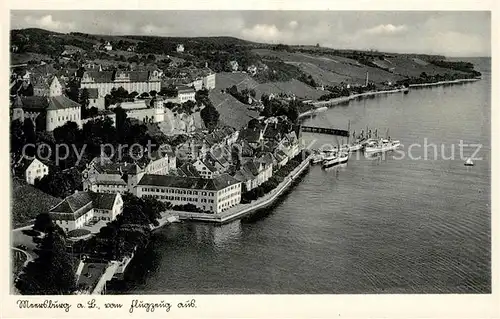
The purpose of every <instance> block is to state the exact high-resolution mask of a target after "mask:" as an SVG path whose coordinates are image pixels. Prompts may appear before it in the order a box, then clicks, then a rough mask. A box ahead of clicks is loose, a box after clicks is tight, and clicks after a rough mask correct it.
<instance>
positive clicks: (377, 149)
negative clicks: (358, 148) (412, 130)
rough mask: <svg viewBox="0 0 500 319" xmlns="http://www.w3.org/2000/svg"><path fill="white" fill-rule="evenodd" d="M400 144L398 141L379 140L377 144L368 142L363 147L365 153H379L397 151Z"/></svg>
mask: <svg viewBox="0 0 500 319" xmlns="http://www.w3.org/2000/svg"><path fill="white" fill-rule="evenodd" d="M400 145H401V143H400V142H399V141H398V140H390V139H380V140H379V141H377V142H373V141H371V142H369V143H368V144H367V145H366V146H365V153H381V152H387V151H392V150H395V149H397V148H398V147H399V146H400Z"/></svg>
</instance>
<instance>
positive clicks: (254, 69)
mask: <svg viewBox="0 0 500 319" xmlns="http://www.w3.org/2000/svg"><path fill="white" fill-rule="evenodd" d="M247 72H248V73H250V74H251V75H256V74H257V67H256V66H255V65H250V66H249V67H248V68H247Z"/></svg>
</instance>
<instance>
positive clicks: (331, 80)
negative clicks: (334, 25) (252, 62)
mask: <svg viewBox="0 0 500 319" xmlns="http://www.w3.org/2000/svg"><path fill="white" fill-rule="evenodd" d="M253 51H254V52H255V53H257V54H259V55H260V56H262V57H277V58H279V59H281V60H283V61H284V62H286V63H292V64H295V65H297V66H299V67H300V68H301V69H302V71H304V72H305V73H307V74H310V75H311V76H312V77H313V78H314V80H315V81H317V82H319V83H321V84H323V85H338V84H339V83H340V82H342V81H344V82H346V81H347V82H348V83H351V84H364V83H365V79H366V73H367V72H368V74H369V79H370V81H372V82H375V83H382V82H385V81H395V80H400V79H402V78H403V77H401V76H399V75H396V74H393V73H390V72H388V71H385V70H382V69H379V68H375V67H369V66H366V65H363V64H360V63H359V62H358V61H356V60H352V59H348V58H344V57H340V56H333V55H323V56H316V55H310V54H305V53H301V52H294V53H290V52H283V51H271V50H266V49H256V50H253Z"/></svg>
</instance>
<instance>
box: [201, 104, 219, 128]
mask: <svg viewBox="0 0 500 319" xmlns="http://www.w3.org/2000/svg"><path fill="white" fill-rule="evenodd" d="M200 116H201V119H202V120H203V123H204V124H205V126H206V128H208V129H209V130H213V129H215V128H216V127H217V125H218V124H219V116H220V114H219V111H217V109H216V108H215V107H214V106H213V105H212V104H211V103H210V104H208V105H206V106H205V107H204V108H203V109H202V110H201V111H200Z"/></svg>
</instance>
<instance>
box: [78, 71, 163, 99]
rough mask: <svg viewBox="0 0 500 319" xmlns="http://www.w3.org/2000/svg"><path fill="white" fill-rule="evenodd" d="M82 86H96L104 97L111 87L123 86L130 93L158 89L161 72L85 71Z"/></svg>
mask: <svg viewBox="0 0 500 319" xmlns="http://www.w3.org/2000/svg"><path fill="white" fill-rule="evenodd" d="M80 86H81V88H82V89H83V88H96V89H97V90H98V91H99V96H101V97H104V96H106V94H109V93H110V92H111V89H113V88H115V89H117V88H119V87H123V88H124V89H125V90H127V91H128V92H129V93H131V92H134V91H135V92H138V93H139V94H141V93H143V92H148V93H149V92H150V91H153V90H154V91H157V92H159V91H160V89H161V73H160V72H159V71H158V70H155V71H102V72H94V71H90V72H85V73H84V74H83V77H82V80H81V83H80Z"/></svg>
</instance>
